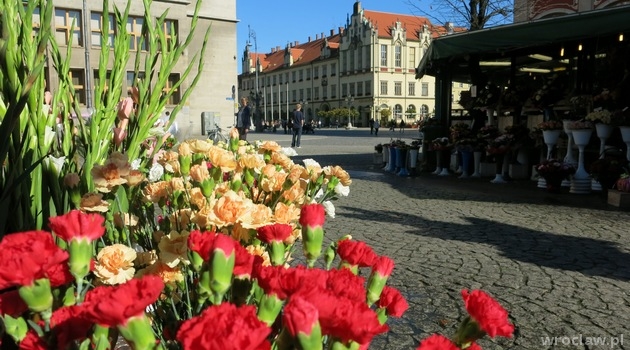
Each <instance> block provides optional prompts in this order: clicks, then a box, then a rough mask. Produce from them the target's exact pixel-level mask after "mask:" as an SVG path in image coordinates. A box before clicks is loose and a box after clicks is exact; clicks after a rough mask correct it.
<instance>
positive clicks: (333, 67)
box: [330, 63, 337, 77]
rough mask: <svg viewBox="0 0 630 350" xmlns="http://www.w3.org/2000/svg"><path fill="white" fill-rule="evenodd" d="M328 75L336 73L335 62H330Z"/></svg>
mask: <svg viewBox="0 0 630 350" xmlns="http://www.w3.org/2000/svg"><path fill="white" fill-rule="evenodd" d="M330 75H331V76H333V77H334V76H335V75H337V63H331V64H330Z"/></svg>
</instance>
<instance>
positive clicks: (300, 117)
mask: <svg viewBox="0 0 630 350" xmlns="http://www.w3.org/2000/svg"><path fill="white" fill-rule="evenodd" d="M291 121H292V122H293V123H292V124H293V138H292V139H291V147H297V148H300V139H301V138H302V127H303V126H304V113H302V105H301V104H299V103H298V104H297V105H296V106H295V111H293V118H292V120H291Z"/></svg>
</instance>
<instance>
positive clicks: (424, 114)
mask: <svg viewBox="0 0 630 350" xmlns="http://www.w3.org/2000/svg"><path fill="white" fill-rule="evenodd" d="M420 115H421V117H422V118H426V117H428V116H429V106H427V105H422V109H421V110H420Z"/></svg>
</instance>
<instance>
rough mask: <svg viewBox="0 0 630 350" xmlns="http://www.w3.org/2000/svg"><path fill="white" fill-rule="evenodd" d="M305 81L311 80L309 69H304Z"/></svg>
mask: <svg viewBox="0 0 630 350" xmlns="http://www.w3.org/2000/svg"><path fill="white" fill-rule="evenodd" d="M306 80H311V70H310V69H308V68H307V69H306Z"/></svg>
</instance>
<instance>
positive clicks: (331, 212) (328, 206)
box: [322, 201, 335, 219]
mask: <svg viewBox="0 0 630 350" xmlns="http://www.w3.org/2000/svg"><path fill="white" fill-rule="evenodd" d="M322 205H323V206H324V210H325V211H326V215H328V216H330V217H331V218H333V219H334V218H335V205H334V204H332V202H331V201H324V203H322Z"/></svg>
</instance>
